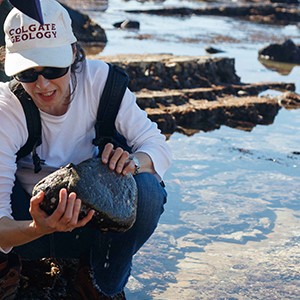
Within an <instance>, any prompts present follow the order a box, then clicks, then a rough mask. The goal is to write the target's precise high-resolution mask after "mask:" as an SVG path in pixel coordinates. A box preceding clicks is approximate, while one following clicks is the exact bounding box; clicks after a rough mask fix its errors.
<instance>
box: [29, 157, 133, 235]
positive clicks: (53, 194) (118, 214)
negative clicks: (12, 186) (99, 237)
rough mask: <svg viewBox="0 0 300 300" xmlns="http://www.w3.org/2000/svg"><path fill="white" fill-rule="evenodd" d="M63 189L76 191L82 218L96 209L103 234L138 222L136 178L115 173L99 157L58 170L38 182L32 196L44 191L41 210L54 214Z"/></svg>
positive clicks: (95, 217) (97, 223) (96, 220)
mask: <svg viewBox="0 0 300 300" xmlns="http://www.w3.org/2000/svg"><path fill="white" fill-rule="evenodd" d="M62 188H66V189H67V190H68V192H75V193H76V194H77V197H78V198H80V199H81V201H82V207H81V211H80V215H79V218H80V219H81V218H83V217H84V216H86V215H87V213H88V211H89V210H91V209H94V210H95V214H94V216H93V219H92V223H94V224H95V225H96V226H97V227H98V228H99V229H100V230H102V231H108V230H109V231H118V232H123V231H126V230H128V229H129V228H131V226H132V225H133V224H134V222H135V218H136V209H137V186H136V183H135V180H134V178H133V176H132V175H131V174H129V175H127V176H124V175H119V174H117V173H116V172H114V171H111V170H110V169H109V168H108V167H107V166H106V165H104V164H102V162H101V160H100V159H99V158H92V159H88V160H85V161H83V162H81V163H80V164H78V165H74V164H68V165H67V166H65V167H62V168H60V169H58V170H57V171H55V172H53V173H51V174H50V175H48V176H46V177H45V178H43V179H42V180H41V181H40V182H38V183H37V184H36V185H35V187H34V188H33V192H32V195H37V194H38V193H39V192H40V191H43V192H44V193H45V197H44V199H43V201H42V203H41V204H40V207H41V208H42V209H43V210H44V211H45V212H47V213H48V214H52V213H53V211H54V210H55V208H56V207H57V204H58V200H59V191H60V190H61V189H62Z"/></svg>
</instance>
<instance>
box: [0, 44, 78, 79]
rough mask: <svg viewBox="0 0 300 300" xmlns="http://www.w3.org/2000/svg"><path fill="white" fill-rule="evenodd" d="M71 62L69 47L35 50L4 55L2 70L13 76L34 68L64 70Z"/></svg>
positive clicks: (70, 49) (71, 54) (71, 55)
mask: <svg viewBox="0 0 300 300" xmlns="http://www.w3.org/2000/svg"><path fill="white" fill-rule="evenodd" d="M72 60H73V50H72V46H71V45H64V46H61V47H56V48H35V49H27V50H24V51H20V52H16V53H9V52H8V53H6V56H5V64H4V68H5V73H6V75H7V76H13V75H16V74H17V73H20V72H22V71H25V70H27V69H30V68H34V67H56V68H65V67H68V66H70V65H71V63H72Z"/></svg>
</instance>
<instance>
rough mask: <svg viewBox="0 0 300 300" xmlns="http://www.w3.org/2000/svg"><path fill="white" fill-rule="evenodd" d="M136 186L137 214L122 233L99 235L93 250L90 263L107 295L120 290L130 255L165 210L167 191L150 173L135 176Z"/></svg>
mask: <svg viewBox="0 0 300 300" xmlns="http://www.w3.org/2000/svg"><path fill="white" fill-rule="evenodd" d="M135 180H136V183H137V187H138V206H137V217H136V221H135V223H134V225H133V226H132V228H130V229H129V230H128V231H126V232H124V233H112V232H111V233H105V234H100V235H99V236H98V238H99V239H98V241H97V243H96V244H95V247H94V248H93V250H92V257H91V263H92V266H93V268H94V273H95V279H96V282H97V284H98V285H99V287H100V289H101V290H102V291H103V292H104V293H105V294H107V295H114V294H116V293H118V292H120V291H122V290H123V289H124V287H125V285H126V283H127V281H128V278H129V276H130V272H131V264H132V258H133V255H134V254H135V253H136V252H137V251H138V250H139V249H140V248H141V247H142V245H143V244H144V243H145V242H146V241H147V240H148V239H149V237H150V236H151V235H152V233H153V232H154V230H155V228H156V227H157V224H158V221H159V218H160V216H161V214H162V213H163V211H164V204H165V203H166V197H167V193H166V191H165V189H164V188H163V187H162V186H161V185H160V183H159V182H158V180H157V179H156V178H155V177H154V176H153V175H152V174H149V173H141V174H139V175H136V176H135Z"/></svg>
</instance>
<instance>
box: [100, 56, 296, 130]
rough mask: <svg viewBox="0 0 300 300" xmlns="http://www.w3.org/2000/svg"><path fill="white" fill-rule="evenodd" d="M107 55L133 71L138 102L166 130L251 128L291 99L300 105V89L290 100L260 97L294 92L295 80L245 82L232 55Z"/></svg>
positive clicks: (265, 121) (271, 118) (132, 84)
mask: <svg viewBox="0 0 300 300" xmlns="http://www.w3.org/2000/svg"><path fill="white" fill-rule="evenodd" d="M101 59H103V60H105V61H107V62H112V63H114V64H116V65H119V66H121V67H123V68H124V69H125V70H126V71H127V73H128V74H129V76H130V78H131V82H130V86H129V87H130V88H131V89H132V90H133V91H135V94H136V96H137V103H138V104H139V106H140V107H141V108H143V109H145V110H146V111H147V113H148V115H149V118H150V119H151V120H153V121H155V122H157V123H158V126H159V128H160V129H161V130H162V132H163V133H165V134H172V133H173V132H175V131H177V132H183V133H186V134H190V133H193V132H197V131H200V130H202V131H209V130H214V129H217V128H219V127H220V126H221V125H227V126H231V127H235V128H238V129H243V130H251V129H252V128H253V127H255V126H256V125H257V124H263V125H268V124H271V123H273V121H274V119H275V117H276V115H277V113H278V111H279V109H280V108H281V106H284V105H285V103H287V102H289V108H291V107H293V108H296V107H298V108H299V107H300V103H299V100H296V99H298V98H299V96H298V95H297V94H295V93H293V95H294V96H293V97H290V98H289V101H287V100H286V101H284V100H282V99H284V98H285V97H287V96H285V95H287V94H283V95H282V96H281V98H280V99H281V100H280V101H279V100H278V98H276V97H270V96H265V97H259V93H261V92H263V91H267V90H277V91H281V92H287V91H290V92H293V91H294V90H295V85H294V83H284V82H259V83H251V84H250V83H243V82H241V81H240V78H239V76H238V75H237V74H236V72H235V68H234V59H231V58H226V57H224V58H212V57H206V56H199V57H195V56H173V55H167V54H164V55H119V56H110V57H101ZM289 95H290V94H289ZM291 98H292V99H293V100H291ZM291 101H292V102H293V104H291Z"/></svg>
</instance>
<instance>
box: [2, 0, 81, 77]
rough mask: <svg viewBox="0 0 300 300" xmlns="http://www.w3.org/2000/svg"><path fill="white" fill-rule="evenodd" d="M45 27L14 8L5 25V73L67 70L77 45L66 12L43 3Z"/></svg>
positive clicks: (42, 0) (46, 0) (52, 2)
mask: <svg viewBox="0 0 300 300" xmlns="http://www.w3.org/2000/svg"><path fill="white" fill-rule="evenodd" d="M40 4H41V10H42V14H43V20H44V24H40V23H39V22H37V21H35V20H34V19H32V18H30V17H28V16H27V15H25V14H24V13H22V12H21V11H19V10H18V9H17V8H13V9H12V10H11V11H10V13H9V14H8V16H7V17H6V20H5V22H4V32H5V43H6V45H5V51H6V55H5V65H4V67H5V73H6V74H7V75H8V76H13V75H15V74H17V73H19V72H22V71H25V70H27V69H30V68H33V67H38V66H41V67H57V68H65V67H68V66H70V65H71V64H72V60H73V51H72V46H71V44H72V43H74V42H76V41H77V39H76V37H75V36H74V33H73V30H72V26H71V23H72V21H71V18H70V16H69V13H68V12H67V10H66V9H65V8H64V7H63V6H62V5H60V4H59V3H58V2H57V1H55V0H40Z"/></svg>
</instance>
